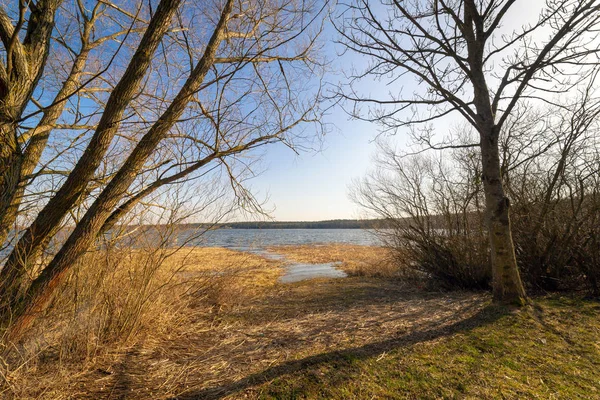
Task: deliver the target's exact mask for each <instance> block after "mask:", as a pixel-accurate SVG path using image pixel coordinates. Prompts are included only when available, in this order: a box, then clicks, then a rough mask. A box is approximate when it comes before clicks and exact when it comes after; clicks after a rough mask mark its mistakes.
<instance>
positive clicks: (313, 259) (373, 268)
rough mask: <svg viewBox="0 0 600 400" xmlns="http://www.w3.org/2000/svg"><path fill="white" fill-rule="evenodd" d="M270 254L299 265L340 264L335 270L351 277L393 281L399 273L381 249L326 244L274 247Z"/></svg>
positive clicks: (389, 256) (385, 252) (388, 255)
mask: <svg viewBox="0 0 600 400" xmlns="http://www.w3.org/2000/svg"><path fill="white" fill-rule="evenodd" d="M270 250H271V251H273V252H275V253H278V254H283V255H285V256H286V257H287V258H288V259H290V260H293V261H296V262H301V263H310V264H320V263H329V262H336V261H341V262H342V264H341V265H340V266H339V268H340V269H342V270H343V271H344V272H346V273H347V274H348V275H351V276H367V277H385V278H397V277H399V276H400V275H401V272H402V271H399V270H398V267H397V266H396V265H395V264H394V262H393V260H392V259H391V255H390V252H389V250H388V249H386V248H383V247H376V246H359V245H351V244H328V245H320V246H313V245H302V246H277V247H272V248H270Z"/></svg>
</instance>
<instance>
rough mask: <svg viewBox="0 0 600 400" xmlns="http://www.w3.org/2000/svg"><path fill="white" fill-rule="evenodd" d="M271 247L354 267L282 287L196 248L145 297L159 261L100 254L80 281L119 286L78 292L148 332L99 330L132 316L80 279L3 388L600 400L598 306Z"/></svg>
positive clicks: (254, 265)
mask: <svg viewBox="0 0 600 400" xmlns="http://www.w3.org/2000/svg"><path fill="white" fill-rule="evenodd" d="M273 251H277V252H279V253H281V254H285V255H286V257H288V259H294V260H297V261H299V262H315V263H320V262H331V261H342V264H341V266H340V267H341V268H343V269H344V270H346V271H347V272H348V273H349V277H348V278H345V279H316V280H308V281H301V282H297V283H293V284H281V283H278V281H277V279H278V278H279V276H281V273H282V268H280V267H281V264H282V261H272V260H266V259H264V258H262V257H259V256H257V255H251V254H245V253H241V252H235V251H231V250H226V249H218V248H205V249H190V250H185V251H183V252H180V253H176V254H170V255H169V256H168V257H166V258H165V259H162V258H160V259H161V260H162V261H161V263H160V268H159V269H158V270H157V271H154V274H153V275H152V279H150V278H148V279H146V280H144V282H150V283H148V284H147V285H146V286H142V287H150V288H151V289H152V290H150V289H146V292H147V293H148V294H147V301H146V302H144V303H143V304H142V305H140V304H139V303H138V302H133V303H131V300H128V301H130V302H129V303H128V302H127V301H125V300H127V299H129V298H130V297H131V296H129V293H128V291H127V290H126V287H129V286H130V283H131V282H134V283H135V282H137V279H138V278H136V280H133V281H128V279H133V277H137V276H138V275H137V274H134V272H138V273H139V272H141V271H147V265H149V264H148V262H142V261H144V260H146V261H147V259H148V258H149V255H148V254H142V255H143V257H141V259H140V255H139V254H138V255H132V256H131V257H132V258H131V259H129V260H128V259H126V258H123V257H122V256H121V255H119V256H118V257H116V258H117V259H119V260H121V262H120V263H119V264H118V265H119V268H121V269H120V270H119V271H120V272H119V273H116V272H115V273H114V274H113V275H110V274H104V275H102V277H103V278H102V279H104V280H102V279H100V277H99V276H98V270H99V269H100V270H101V268H99V266H100V265H102V264H101V263H100V259H98V260H97V262H98V264H96V265H92V264H91V263H90V262H88V263H86V265H87V266H88V267H90V268H91V267H95V268H91V269H90V270H87V269H86V268H85V266H82V269H81V270H80V271H79V275H78V276H77V277H73V278H72V280H71V283H73V282H76V280H75V278H77V279H79V282H81V281H82V280H85V279H91V278H92V277H96V278H95V279H96V280H97V281H98V280H99V279H100V280H99V282H100V281H101V282H103V283H102V285H99V286H96V288H95V289H96V292H97V291H98V288H106V289H103V290H106V291H107V292H106V293H105V295H104V296H100V297H98V294H96V295H95V296H91V297H89V296H88V297H85V299H82V298H81V295H82V292H79V293H78V295H79V296H80V297H79V298H78V299H79V301H80V302H83V301H84V300H85V301H86V302H87V303H85V305H86V306H88V307H90V309H96V310H103V308H101V307H100V305H101V304H104V303H103V302H106V301H108V300H110V301H112V302H114V303H115V304H116V305H118V306H119V307H125V309H135V310H138V309H139V311H138V314H136V315H138V319H137V320H136V324H135V329H133V328H132V330H131V332H130V333H129V334H128V336H127V338H125V339H123V338H122V339H121V340H109V339H110V337H105V336H102V337H100V338H99V337H98V332H101V331H100V330H98V329H99V327H103V326H112V327H115V326H121V325H119V324H116V322H119V321H120V319H119V318H117V316H120V315H121V314H123V313H121V314H119V313H116V309H115V310H113V313H112V314H107V316H110V317H111V318H112V320H110V321H112V322H111V324H113V325H107V323H108V322H107V321H108V320H107V319H106V318H105V319H102V318H98V315H97V314H94V313H92V314H90V315H87V314H85V313H83V312H82V310H84V309H85V307H83V304H79V307H78V308H77V309H78V310H79V314H75V313H74V312H73V311H72V309H73V301H71V300H69V301H67V300H68V295H73V293H72V291H73V288H70V290H66V291H64V292H63V296H66V297H65V298H62V300H61V301H59V302H57V305H56V307H55V308H54V311H53V313H51V314H50V315H48V316H47V317H46V319H44V320H43V321H42V323H43V324H46V326H45V329H46V331H51V332H52V334H51V335H49V334H47V335H46V336H44V337H39V336H35V337H32V338H30V341H29V342H28V343H27V344H26V346H24V345H23V344H21V345H19V346H20V347H19V352H20V353H19V354H22V355H23V360H24V362H22V363H20V364H19V363H15V364H12V365H6V366H3V367H1V369H0V370H1V372H2V379H3V384H2V391H1V395H0V397H6V398H42V399H69V398H89V399H99V398H112V399H115V398H131V399H147V398H158V399H161V398H162V399H166V398H197V399H220V398H232V399H233V398H236V399H237V398H249V399H255V398H274V399H279V398H282V399H290V398H309V399H313V398H314V399H316V398H323V399H352V398H357V399H363V398H364V399H371V398H399V399H403V398H515V399H517V398H544V399H546V398H568V399H571V398H586V399H590V398H592V399H593V398H599V399H600V382H599V378H598V377H597V376H598V374H597V371H598V368H599V367H600V319H599V316H600V304H598V303H597V302H593V301H584V300H581V299H575V298H566V297H558V296H550V297H542V298H537V299H534V303H533V306H532V307H529V308H527V309H524V310H521V311H514V310H509V309H504V308H498V307H494V306H491V305H490V298H489V295H488V294H487V293H483V292H480V293H472V292H432V291H423V290H421V289H419V288H418V287H416V285H415V284H414V282H410V281H406V280H405V279H404V278H403V277H402V276H401V275H399V274H397V273H396V272H394V271H393V270H391V269H390V266H389V264H388V263H387V261H386V260H387V256H386V254H385V252H383V251H382V250H381V249H377V248H369V247H361V246H344V245H331V246H318V247H315V246H300V247H283V248H276V249H273ZM134 259H135V260H138V261H136V263H134V264H135V268H134V267H133V266H132V260H134ZM150 265H154V264H150ZM109 266H111V267H115V265H114V264H110V265H109ZM92 271H96V273H92ZM138 287H140V286H139V285H138ZM109 288H112V290H109ZM134 297H135V296H134ZM59 307H62V308H59ZM69 307H70V308H69ZM94 307H95V308H94ZM115 307H116V306H115ZM136 307H138V308H136ZM139 307H141V308H139ZM69 310H71V311H69ZM67 311H68V312H67ZM130 314H131V313H129V314H128V313H124V314H123V316H125V317H127V316H129V315H130ZM86 315H87V316H86ZM82 318H83V319H82ZM130 318H131V317H130ZM81 321H84V322H86V324H87V325H86V324H84V325H83V326H87V328H86V329H82V328H81V326H82V325H81ZM115 321H116V322H115ZM125 321H128V320H127V319H126V320H125ZM115 324H116V325H115ZM75 327H77V329H75ZM50 328H51V329H50ZM92 328H93V329H92ZM111 329H112V328H111ZM32 335H34V333H33V332H32ZM101 339H102V340H101ZM90 349H93V351H92V350H90ZM26 357H28V358H27V359H26Z"/></svg>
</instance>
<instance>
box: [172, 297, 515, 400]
mask: <svg viewBox="0 0 600 400" xmlns="http://www.w3.org/2000/svg"><path fill="white" fill-rule="evenodd" d="M508 311H509V309H508V308H506V307H500V306H495V305H488V306H486V307H484V308H482V309H480V310H479V311H478V312H477V313H475V314H474V315H471V316H470V317H468V318H465V319H461V320H459V321H457V322H455V323H453V324H451V325H445V326H441V327H436V328H431V329H425V330H416V331H413V332H411V333H408V334H406V335H400V336H396V337H393V338H390V339H387V340H383V341H379V342H374V343H368V344H366V345H364V346H360V347H355V348H351V349H344V350H336V351H332V352H327V353H321V354H316V355H313V356H310V357H306V358H304V359H301V360H292V361H288V362H284V363H282V364H280V365H276V366H274V367H271V368H268V369H266V370H264V371H261V372H258V373H254V374H251V375H249V376H247V377H245V378H242V379H239V380H237V381H234V382H228V383H224V384H220V385H217V386H213V387H209V388H204V389H200V390H192V391H188V392H184V393H182V394H180V395H178V396H176V397H173V398H172V399H171V400H184V399H185V400H188V399H213V400H214V399H221V398H224V397H226V396H229V395H231V394H234V393H237V392H240V391H242V390H245V389H248V388H251V387H253V386H257V385H260V384H263V383H265V382H268V381H271V380H273V379H276V378H279V377H281V376H284V375H290V374H295V373H301V372H303V371H305V370H307V369H311V368H315V367H318V366H320V365H323V364H327V363H335V364H336V366H337V368H344V365H347V364H349V363H350V360H356V359H367V358H371V357H375V356H378V355H380V354H383V353H385V352H389V351H391V350H394V349H399V348H402V347H407V346H411V345H414V344H416V343H421V342H427V341H431V340H435V339H438V338H442V337H446V336H450V335H453V334H456V333H459V332H468V331H470V330H472V329H474V328H476V327H480V326H485V325H487V324H490V323H493V322H494V321H497V320H498V319H499V318H501V317H502V316H504V315H506V314H507V312H508Z"/></svg>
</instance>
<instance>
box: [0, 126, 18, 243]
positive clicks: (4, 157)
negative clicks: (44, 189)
mask: <svg viewBox="0 0 600 400" xmlns="http://www.w3.org/2000/svg"><path fill="white" fill-rule="evenodd" d="M21 163H22V155H21V152H20V150H19V145H18V143H17V139H16V136H15V131H14V127H13V126H12V124H10V123H5V124H1V125H0V246H1V245H2V244H3V243H5V241H6V239H7V237H8V234H9V231H10V229H11V227H12V225H13V223H14V221H13V220H12V218H10V215H11V214H12V211H13V210H11V206H12V204H13V196H14V194H15V193H16V191H17V187H18V185H19V179H20V176H21V175H20V171H21Z"/></svg>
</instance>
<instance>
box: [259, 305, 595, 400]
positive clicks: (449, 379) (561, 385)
mask: <svg viewBox="0 0 600 400" xmlns="http://www.w3.org/2000/svg"><path fill="white" fill-rule="evenodd" d="M599 317H600V303H598V302H593V301H584V300H580V299H574V298H566V297H549V298H538V299H536V300H535V301H534V303H533V306H532V307H528V308H526V309H522V310H519V311H514V310H509V309H506V308H499V307H495V306H489V307H488V308H486V309H485V310H484V311H483V312H482V313H481V314H480V315H478V316H477V317H476V318H473V319H471V320H469V321H462V322H459V323H457V324H456V325H455V326H454V327H452V328H450V329H448V331H447V332H437V331H432V332H426V333H421V336H422V337H421V336H418V335H417V334H416V333H410V332H409V333H407V335H406V336H404V337H399V338H398V339H397V341H394V340H393V338H392V340H389V341H385V342H382V343H381V345H380V346H379V345H378V344H369V345H367V346H364V347H362V348H357V349H347V350H344V351H341V352H334V353H331V354H330V355H329V356H328V355H325V356H324V355H320V356H319V358H318V359H313V360H309V359H307V360H306V364H307V366H306V368H294V369H292V371H291V372H290V373H287V374H286V373H282V374H280V375H279V376H277V377H275V378H274V379H271V380H270V381H269V382H267V383H264V384H262V385H259V386H257V387H254V388H252V389H250V391H251V392H253V394H254V395H255V396H256V397H258V398H263V399H307V398H308V399H371V398H381V399H388V398H389V399H395V398H398V399H404V398H408V399H437V398H448V399H453V398H461V399H462V398H470V399H486V398H504V399H536V398H539V399H595V398H597V399H600V372H599V371H600V318H599ZM415 335H417V336H415ZM382 339H385V338H382Z"/></svg>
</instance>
